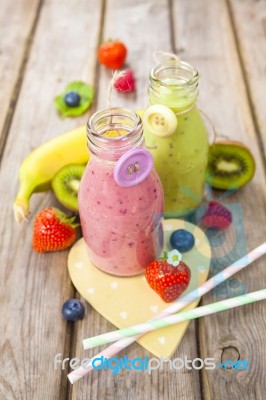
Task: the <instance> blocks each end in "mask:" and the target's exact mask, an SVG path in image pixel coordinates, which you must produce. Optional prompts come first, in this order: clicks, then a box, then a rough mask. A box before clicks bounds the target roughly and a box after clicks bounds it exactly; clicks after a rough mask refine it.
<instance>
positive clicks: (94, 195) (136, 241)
mask: <svg viewBox="0 0 266 400" xmlns="http://www.w3.org/2000/svg"><path fill="white" fill-rule="evenodd" d="M87 130H88V146H89V149H90V153H91V157H90V161H89V163H88V165H87V168H86V171H85V174H84V176H83V178H82V181H81V185H80V189H79V213H80V219H81V227H82V232H83V237H84V240H85V243H86V246H87V250H88V255H89V258H90V260H91V261H92V263H93V264H94V265H95V266H96V267H98V268H100V269H101V270H103V271H105V272H108V273H110V274H114V275H120V276H131V275H137V274H140V273H142V272H144V270H145V268H146V267H147V266H148V264H149V263H150V262H151V261H153V260H154V259H155V258H156V256H158V255H159V254H160V252H161V250H162V245H163V232H162V225H161V219H162V211H163V190H162V185H161V182H160V179H159V177H158V175H157V173H156V172H155V170H154V168H153V157H152V155H151V153H150V152H148V151H147V150H146V149H145V148H143V144H144V137H143V127H142V122H141V119H140V117H139V116H138V115H137V114H136V113H134V112H132V111H130V110H127V109H124V108H110V109H106V110H101V111H98V112H96V113H95V114H94V115H92V117H91V118H90V120H89V122H88V126H87Z"/></svg>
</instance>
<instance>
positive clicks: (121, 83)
mask: <svg viewBox="0 0 266 400" xmlns="http://www.w3.org/2000/svg"><path fill="white" fill-rule="evenodd" d="M114 87H115V88H116V89H117V90H119V91H120V92H133V91H134V90H135V79H134V75H133V71H132V70H131V69H127V70H126V71H125V74H124V75H123V76H121V77H120V78H118V79H117V81H116V82H115V84H114Z"/></svg>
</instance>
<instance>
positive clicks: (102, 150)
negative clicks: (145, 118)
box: [87, 108, 144, 161]
mask: <svg viewBox="0 0 266 400" xmlns="http://www.w3.org/2000/svg"><path fill="white" fill-rule="evenodd" d="M87 132H88V147H89V149H90V152H91V154H93V155H94V156H96V157H98V158H100V159H102V160H106V161H117V160H118V159H119V158H120V157H121V156H122V155H123V154H124V153H125V152H127V151H128V150H130V149H134V148H138V147H141V146H142V145H143V142H144V137H143V127H142V122H141V119H140V117H139V116H138V115H137V114H136V113H134V112H133V111H130V110H127V109H125V108H109V109H105V110H100V111H97V112H96V113H95V114H93V115H92V116H91V118H90V119H89V121H88V124H87Z"/></svg>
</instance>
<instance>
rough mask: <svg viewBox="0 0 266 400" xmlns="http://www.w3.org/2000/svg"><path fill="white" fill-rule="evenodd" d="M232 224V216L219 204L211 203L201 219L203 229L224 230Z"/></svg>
mask: <svg viewBox="0 0 266 400" xmlns="http://www.w3.org/2000/svg"><path fill="white" fill-rule="evenodd" d="M231 223H232V214H231V211H229V210H228V209H227V208H226V207H224V206H222V205H221V204H220V203H217V202H215V201H211V202H210V203H209V207H208V209H207V211H206V213H205V214H204V215H203V217H202V219H201V224H202V225H203V226H204V227H205V228H219V229H225V228H227V227H228V226H229V225H230V224H231Z"/></svg>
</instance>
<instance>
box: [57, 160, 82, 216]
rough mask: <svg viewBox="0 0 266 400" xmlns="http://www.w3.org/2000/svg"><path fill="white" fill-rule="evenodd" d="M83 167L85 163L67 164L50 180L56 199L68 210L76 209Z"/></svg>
mask: <svg viewBox="0 0 266 400" xmlns="http://www.w3.org/2000/svg"><path fill="white" fill-rule="evenodd" d="M85 168H86V167H85V165H80V164H68V165H66V166H65V167H63V168H62V169H60V171H58V172H57V174H56V175H55V176H54V178H53V180H52V188H53V191H54V194H55V196H56V198H57V200H58V201H60V203H61V204H62V205H63V206H64V207H66V208H68V209H69V210H72V211H78V191H79V185H80V181H81V178H82V175H83V173H84V171H85Z"/></svg>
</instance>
